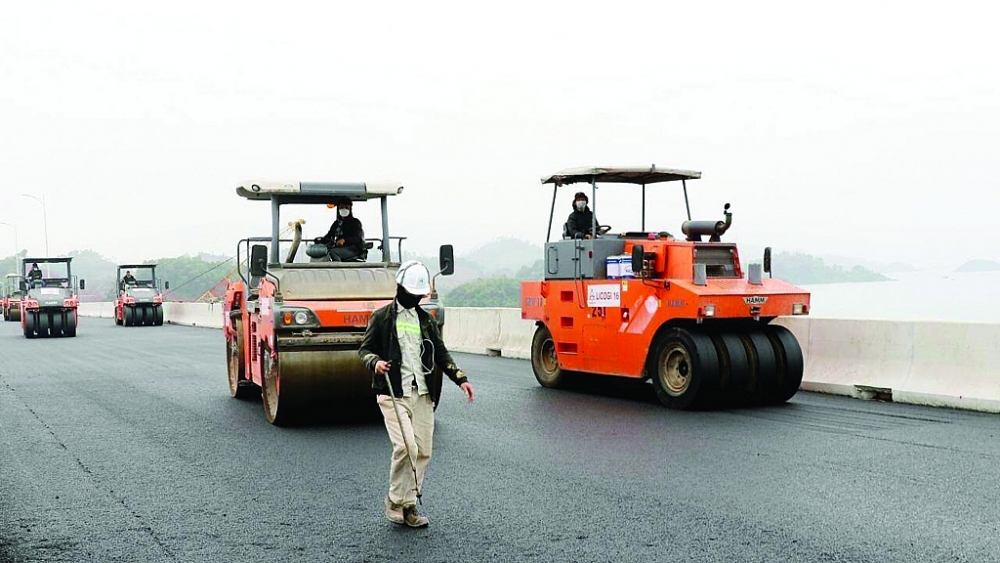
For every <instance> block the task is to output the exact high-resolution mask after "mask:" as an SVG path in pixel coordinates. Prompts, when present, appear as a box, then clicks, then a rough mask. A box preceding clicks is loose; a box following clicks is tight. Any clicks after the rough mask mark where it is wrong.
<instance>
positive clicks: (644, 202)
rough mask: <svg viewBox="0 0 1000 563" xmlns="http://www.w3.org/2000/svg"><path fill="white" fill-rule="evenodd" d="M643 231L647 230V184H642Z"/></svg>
mask: <svg viewBox="0 0 1000 563" xmlns="http://www.w3.org/2000/svg"><path fill="white" fill-rule="evenodd" d="M642 232H644V233H645V232H646V184H643V185H642Z"/></svg>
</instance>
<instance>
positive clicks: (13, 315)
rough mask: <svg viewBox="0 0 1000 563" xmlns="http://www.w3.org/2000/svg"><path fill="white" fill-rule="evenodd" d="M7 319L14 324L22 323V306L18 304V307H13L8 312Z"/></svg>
mask: <svg viewBox="0 0 1000 563" xmlns="http://www.w3.org/2000/svg"><path fill="white" fill-rule="evenodd" d="M7 319H8V320H11V321H14V322H18V323H19V322H21V305H20V304H18V306H17V307H11V308H10V309H9V310H8V311H7Z"/></svg>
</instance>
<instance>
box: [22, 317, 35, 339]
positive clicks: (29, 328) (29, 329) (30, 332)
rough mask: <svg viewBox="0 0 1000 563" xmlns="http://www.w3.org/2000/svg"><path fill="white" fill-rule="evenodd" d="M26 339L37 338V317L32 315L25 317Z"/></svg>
mask: <svg viewBox="0 0 1000 563" xmlns="http://www.w3.org/2000/svg"><path fill="white" fill-rule="evenodd" d="M24 337H25V338H34V337H35V315H33V314H31V313H28V314H27V315H25V316H24Z"/></svg>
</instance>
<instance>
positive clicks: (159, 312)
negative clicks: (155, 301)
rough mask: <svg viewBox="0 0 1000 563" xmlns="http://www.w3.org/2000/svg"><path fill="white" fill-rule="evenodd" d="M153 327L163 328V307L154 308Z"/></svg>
mask: <svg viewBox="0 0 1000 563" xmlns="http://www.w3.org/2000/svg"><path fill="white" fill-rule="evenodd" d="M153 325H154V326H163V305H157V306H155V307H153Z"/></svg>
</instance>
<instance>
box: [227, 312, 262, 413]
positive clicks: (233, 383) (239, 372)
mask: <svg viewBox="0 0 1000 563" xmlns="http://www.w3.org/2000/svg"><path fill="white" fill-rule="evenodd" d="M233 329H234V330H235V331H236V336H234V337H233V338H232V339H227V340H226V371H228V372H229V396H230V397H232V398H234V399H240V400H246V399H249V398H251V397H253V396H254V395H255V392H254V391H255V390H256V389H257V386H256V385H254V384H253V382H251V381H247V379H246V365H245V364H246V362H245V361H244V359H243V320H242V319H239V318H236V319H233Z"/></svg>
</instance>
